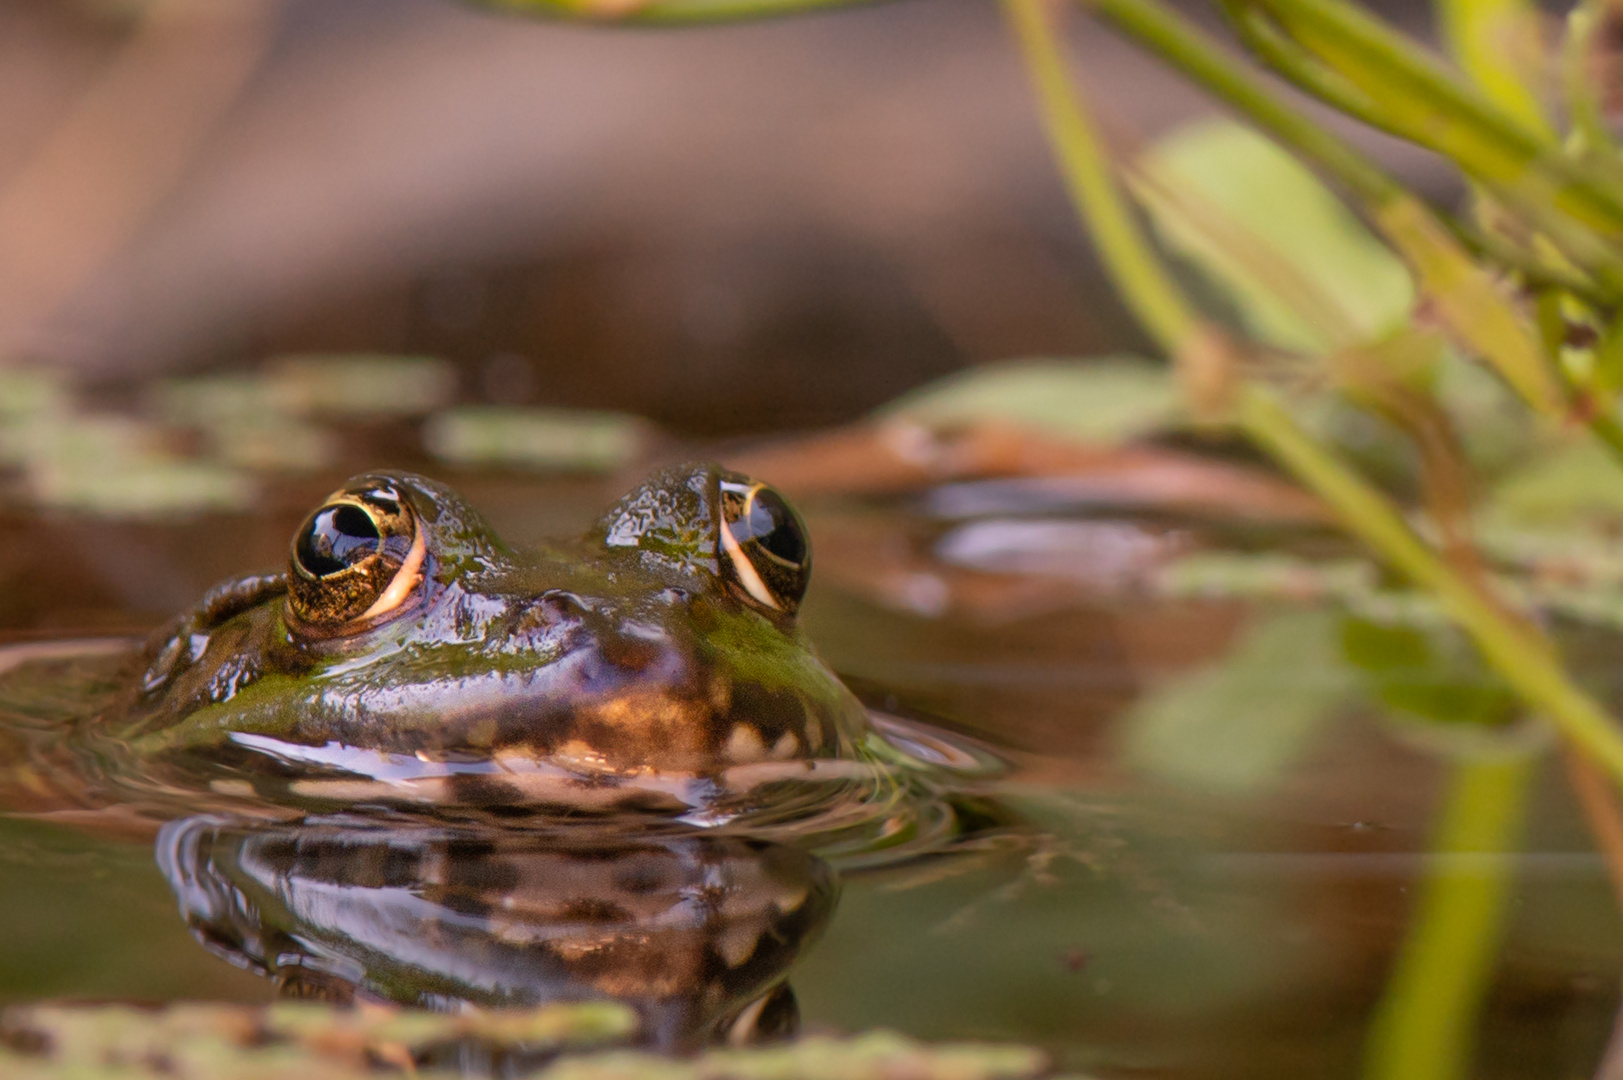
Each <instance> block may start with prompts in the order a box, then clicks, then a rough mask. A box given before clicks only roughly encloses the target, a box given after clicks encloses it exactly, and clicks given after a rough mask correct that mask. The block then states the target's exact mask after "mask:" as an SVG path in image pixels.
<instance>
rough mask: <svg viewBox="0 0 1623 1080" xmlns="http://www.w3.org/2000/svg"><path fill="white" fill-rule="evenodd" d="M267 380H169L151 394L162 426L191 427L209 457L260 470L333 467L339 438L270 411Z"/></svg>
mask: <svg viewBox="0 0 1623 1080" xmlns="http://www.w3.org/2000/svg"><path fill="white" fill-rule="evenodd" d="M276 400H277V394H276V393H275V391H274V388H273V384H272V383H271V381H270V380H268V379H266V378H265V377H263V376H258V375H210V376H203V377H199V378H192V379H171V380H168V381H166V382H162V383H159V384H157V385H156V386H154V387H153V388H152V391H151V394H150V395H149V402H150V407H151V411H152V412H153V413H155V414H156V415H157V416H158V417H159V418H160V419H161V420H163V421H164V422H165V423H168V424H172V425H174V426H176V427H184V428H193V429H196V430H198V431H200V432H202V433H203V435H204V436H205V437H206V439H207V441H208V452H209V456H210V457H213V458H216V459H218V460H220V461H223V462H225V463H226V464H229V465H238V466H241V467H243V468H246V469H254V470H264V471H272V472H276V471H284V470H287V471H300V470H304V471H308V470H314V469H322V468H327V467H329V466H331V465H332V464H333V463H334V462H335V461H336V460H337V459H338V456H339V450H340V447H339V445H338V439H337V438H336V436H335V435H334V434H333V433H332V432H331V431H329V430H328V429H326V428H324V427H321V426H319V425H317V424H314V423H311V422H310V421H309V420H307V419H304V418H302V417H299V416H295V415H293V414H291V413H288V412H285V411H282V410H281V409H278V408H275V407H273V405H274V403H275V402H276Z"/></svg>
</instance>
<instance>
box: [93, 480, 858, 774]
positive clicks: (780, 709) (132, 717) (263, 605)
mask: <svg viewBox="0 0 1623 1080" xmlns="http://www.w3.org/2000/svg"><path fill="white" fill-rule="evenodd" d="M722 475H723V474H722V473H721V471H720V470H719V469H717V468H716V467H715V466H707V465H700V466H684V467H678V468H673V469H668V470H665V471H662V472H660V473H657V474H655V475H654V476H653V477H651V478H650V479H649V480H648V481H647V482H646V483H644V484H643V485H642V486H641V487H639V488H638V489H637V490H635V491H633V492H631V493H630V494H629V495H627V496H626V497H625V498H624V499H622V500H621V501H620V502H619V503H618V504H617V505H616V506H615V507H614V508H613V509H611V510H610V511H609V513H608V514H607V515H605V516H604V518H603V519H602V521H601V522H600V523H599V524H598V526H597V527H596V528H595V529H594V530H593V531H592V532H590V533H589V534H588V535H587V536H586V537H584V538H582V539H581V540H578V541H575V542H572V543H563V544H555V545H549V546H546V547H543V548H541V549H540V550H538V551H533V552H527V553H523V554H519V553H515V552H514V551H512V550H511V549H509V548H508V547H507V546H506V545H505V544H503V543H502V542H501V541H500V540H499V539H498V538H497V537H496V536H495V535H494V534H493V533H492V532H491V531H490V529H489V527H488V526H487V525H486V524H485V523H484V522H483V521H481V520H480V518H479V516H478V515H477V514H476V513H475V512H474V511H473V510H472V509H471V508H469V507H468V506H467V505H466V504H465V503H463V502H462V500H461V499H459V498H458V497H457V496H456V495H455V494H453V493H452V492H451V491H449V490H448V489H446V488H445V487H443V486H441V485H439V484H436V483H434V482H433V481H430V480H426V479H424V478H422V477H418V476H412V475H409V474H404V473H380V474H374V475H373V476H371V477H358V478H356V480H355V481H352V482H351V485H349V486H354V485H356V484H365V483H370V482H374V481H382V482H385V483H388V484H390V485H392V486H393V487H395V488H396V489H397V490H398V491H399V492H400V494H401V495H402V496H403V498H404V499H405V501H406V502H407V503H408V504H409V506H410V508H411V510H412V512H413V513H414V515H415V516H416V519H417V521H418V522H419V528H421V529H423V530H425V537H426V540H427V559H426V563H425V568H424V569H425V573H424V574H423V580H422V583H421V585H420V586H419V587H418V588H417V590H416V592H415V594H414V595H413V596H412V597H411V598H410V599H409V600H408V601H407V603H406V604H405V605H403V606H402V608H401V610H400V611H399V613H398V614H397V615H396V616H394V617H392V618H390V619H389V620H388V621H386V622H384V623H383V624H382V625H378V626H375V627H372V628H370V629H367V630H364V631H363V632H360V633H357V634H353V635H349V636H344V635H339V636H331V637H318V636H314V635H312V634H310V633H307V632H304V631H302V630H301V629H300V628H299V627H298V625H297V621H296V620H293V619H290V617H289V615H288V613H287V610H286V604H287V598H286V595H285V593H286V580H285V577H284V576H282V575H274V576H262V577H250V578H243V579H239V580H237V581H232V582H226V583H225V584H223V585H221V586H219V587H217V588H216V589H215V590H213V591H211V592H210V594H209V595H208V596H207V597H205V598H204V600H203V601H202V602H201V603H200V604H199V605H198V607H197V608H196V609H194V610H193V611H190V612H187V613H185V614H184V615H182V616H181V617H180V618H178V619H177V620H176V621H175V622H174V623H173V624H172V625H171V626H169V627H168V628H166V629H165V630H164V631H163V632H161V633H160V634H159V635H157V636H156V637H155V638H154V639H153V641H152V643H151V644H150V645H149V646H148V648H147V651H146V654H145V657H144V662H145V665H146V670H145V672H144V674H143V676H142V678H141V680H140V682H141V685H140V688H139V689H138V690H136V691H133V692H132V693H131V694H129V695H128V696H127V697H126V699H125V700H124V701H123V702H122V703H121V704H120V705H119V706H117V707H116V708H115V709H114V710H113V711H112V713H111V714H110V715H108V716H105V717H104V718H103V721H102V729H103V730H104V731H108V732H109V733H111V734H113V735H115V736H116V737H118V738H119V739H121V740H123V741H126V742H127V743H128V744H129V745H130V746H132V747H133V748H134V749H135V750H136V751H137V752H139V753H146V754H162V753H168V752H173V751H186V752H199V751H201V752H204V753H210V752H215V753H220V754H226V755H228V756H229V753H230V752H235V748H236V747H238V746H239V745H240V744H241V742H242V740H240V739H233V735H234V734H237V733H242V734H247V735H260V736H269V737H272V738H275V739H277V740H281V741H283V742H286V743H296V744H302V745H305V746H317V747H319V746H330V745H331V744H334V743H337V744H342V745H344V746H347V747H359V748H365V749H369V750H377V751H383V752H387V753H396V754H419V753H420V754H422V755H424V756H428V757H434V758H438V759H447V758H449V759H452V760H458V761H464V762H466V761H469V760H479V759H484V758H489V759H492V760H496V761H502V760H508V761H512V760H529V761H542V762H559V763H563V764H565V765H567V766H569V767H571V768H581V769H586V770H589V771H591V770H595V771H600V772H603V773H605V774H614V773H625V772H635V771H637V770H657V771H660V772H679V773H686V774H689V775H694V774H698V775H713V774H716V773H718V772H720V771H721V770H725V769H727V768H729V767H731V766H734V765H740V764H749V763H752V762H759V761H770V760H783V761H792V760H799V759H812V758H830V757H842V756H850V755H853V754H854V753H855V747H856V746H857V744H858V743H859V742H860V741H861V739H862V738H863V735H864V732H865V729H866V721H865V716H864V713H863V710H862V708H861V706H860V705H859V704H858V703H857V701H856V700H855V698H854V697H853V696H852V695H851V693H850V692H849V691H848V690H847V689H846V688H845V687H844V686H843V685H842V684H841V683H840V682H839V680H838V679H836V678H835V676H834V675H833V674H832V673H831V672H830V671H829V670H828V669H827V668H826V667H824V666H823V664H822V663H821V662H820V661H819V660H818V659H817V658H816V656H815V655H814V654H813V652H812V651H811V649H810V647H809V646H808V645H807V643H806V642H805V640H804V638H803V636H802V634H801V632H800V630H799V629H798V628H797V627H796V626H795V625H794V622H793V620H792V618H790V617H788V616H785V615H783V614H781V613H779V612H774V611H771V610H770V609H768V608H765V607H763V606H762V605H760V604H758V603H752V602H751V601H750V599H749V597H748V596H747V595H746V594H745V593H744V592H743V591H742V590H741V589H740V588H738V586H737V585H736V583H734V582H733V581H731V580H730V579H729V577H728V574H727V566H726V563H725V560H724V559H723V558H722V557H721V553H720V549H719V548H718V540H719V536H720V533H719V528H720V527H721V524H720V521H719V517H718V514H719V510H718V506H719V502H718V496H717V484H718V482H719V479H720V477H721V476H722Z"/></svg>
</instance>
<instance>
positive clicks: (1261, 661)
mask: <svg viewBox="0 0 1623 1080" xmlns="http://www.w3.org/2000/svg"><path fill="white" fill-rule="evenodd" d="M1358 689H1359V685H1358V680H1357V676H1356V673H1355V672H1354V671H1353V670H1352V669H1351V668H1350V667H1349V666H1348V665H1347V663H1346V662H1345V660H1344V659H1343V658H1342V655H1341V647H1340V641H1339V639H1338V625H1337V617H1336V616H1335V615H1334V614H1333V613H1331V612H1327V611H1291V612H1285V613H1282V614H1277V615H1274V616H1272V617H1271V618H1265V619H1264V620H1263V621H1261V622H1258V623H1256V624H1255V625H1253V626H1252V627H1251V628H1250V629H1249V630H1248V631H1247V632H1246V633H1245V634H1244V636H1243V637H1242V638H1241V639H1240V641H1239V642H1238V643H1237V644H1236V645H1235V646H1234V648H1233V649H1232V651H1230V653H1229V654H1228V656H1226V657H1225V658H1224V659H1223V660H1221V661H1220V662H1218V663H1216V664H1214V665H1212V666H1210V667H1207V668H1203V669H1201V670H1198V671H1195V672H1192V673H1190V674H1187V675H1183V676H1180V677H1178V678H1176V679H1173V680H1172V681H1170V682H1168V683H1166V684H1165V685H1163V686H1160V687H1158V688H1155V689H1153V690H1151V691H1150V692H1149V693H1148V694H1146V695H1145V696H1144V697H1143V698H1141V699H1140V700H1139V701H1138V702H1137V703H1136V704H1135V705H1134V706H1133V707H1132V708H1131V709H1130V710H1129V712H1128V714H1127V716H1126V718H1125V720H1124V723H1123V728H1122V739H1123V750H1124V753H1125V757H1126V759H1127V761H1128V762H1129V763H1130V764H1132V765H1134V766H1136V767H1138V768H1140V769H1144V770H1146V771H1148V772H1151V773H1154V774H1156V775H1158V776H1161V777H1164V778H1166V779H1168V780H1172V781H1176V782H1178V783H1184V784H1194V785H1198V786H1200V787H1205V788H1210V789H1216V790H1224V791H1231V792H1250V791H1255V790H1257V789H1259V788H1262V787H1264V786H1265V785H1267V784H1268V783H1269V782H1270V781H1272V780H1274V779H1275V778H1277V777H1278V776H1280V775H1281V774H1282V773H1283V772H1284V770H1285V768H1286V767H1287V766H1288V765H1289V763H1290V761H1291V759H1292V758H1293V757H1295V755H1296V754H1297V752H1298V751H1299V750H1300V749H1301V748H1302V747H1303V746H1304V745H1305V744H1306V742H1307V740H1308V738H1309V737H1310V736H1311V735H1312V733H1313V731H1314V730H1315V729H1316V728H1318V727H1319V726H1320V725H1321V724H1323V723H1324V722H1325V721H1326V720H1327V719H1329V718H1330V717H1331V716H1332V715H1333V714H1334V713H1335V712H1336V711H1337V710H1338V709H1340V708H1341V707H1343V706H1344V705H1345V704H1346V703H1347V702H1348V701H1349V700H1350V699H1351V698H1352V697H1353V695H1354V694H1355V693H1356V692H1357V690H1358Z"/></svg>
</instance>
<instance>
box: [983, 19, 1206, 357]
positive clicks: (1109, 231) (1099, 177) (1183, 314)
mask: <svg viewBox="0 0 1623 1080" xmlns="http://www.w3.org/2000/svg"><path fill="white" fill-rule="evenodd" d="M1004 9H1005V10H1006V11H1007V12H1008V15H1009V21H1010V23H1011V24H1012V25H1013V27H1014V33H1015V40H1016V41H1017V42H1018V43H1019V45H1020V50H1021V53H1022V54H1023V56H1024V58H1025V61H1026V70H1027V71H1028V72H1029V73H1030V75H1031V81H1032V86H1033V88H1034V89H1035V91H1036V94H1037V102H1038V106H1039V108H1040V110H1041V112H1042V117H1043V126H1044V128H1045V129H1046V131H1047V133H1048V142H1049V145H1050V146H1051V147H1053V150H1054V156H1055V158H1056V159H1057V161H1058V163H1059V167H1060V171H1061V173H1062V174H1063V175H1064V177H1065V183H1066V186H1067V188H1068V189H1069V191H1070V195H1071V199H1072V201H1073V202H1074V203H1075V204H1076V206H1077V208H1078V210H1080V212H1081V214H1082V217H1083V218H1084V219H1085V220H1086V221H1087V222H1088V224H1089V226H1090V228H1091V230H1092V235H1093V240H1094V243H1095V244H1097V245H1098V247H1099V253H1100V256H1101V258H1103V259H1104V261H1105V263H1106V265H1107V266H1108V267H1109V268H1110V271H1111V274H1112V276H1113V277H1114V278H1115V281H1116V285H1117V287H1118V288H1119V289H1120V291H1121V295H1122V297H1123V299H1124V300H1125V301H1126V303H1127V306H1128V307H1129V308H1130V309H1131V310H1132V312H1133V314H1134V315H1135V316H1137V318H1138V320H1139V322H1140V323H1141V324H1142V325H1143V326H1144V327H1145V328H1146V329H1147V330H1148V331H1149V332H1150V333H1151V334H1152V335H1153V336H1154V337H1155V338H1156V340H1157V341H1158V342H1160V344H1161V346H1162V347H1163V348H1164V349H1166V350H1167V351H1168V352H1169V353H1174V354H1175V353H1176V352H1177V350H1178V348H1179V347H1180V346H1181V344H1182V343H1183V342H1185V341H1187V340H1188V339H1189V337H1190V334H1191V332H1192V331H1193V329H1194V327H1195V324H1196V320H1197V316H1196V314H1195V310H1194V308H1193V306H1192V305H1190V303H1189V302H1188V301H1187V300H1186V299H1185V298H1184V296H1183V294H1182V292H1181V290H1179V288H1178V287H1177V285H1176V284H1175V283H1174V282H1173V280H1172V278H1171V276H1170V275H1169V274H1168V273H1167V272H1166V269H1165V267H1163V266H1162V265H1161V262H1160V260H1159V259H1158V258H1156V256H1155V253H1154V251H1153V250H1152V249H1151V248H1150V245H1149V243H1148V242H1147V241H1146V239H1145V237H1144V235H1143V230H1142V229H1141V227H1140V226H1139V223H1138V219H1137V218H1136V217H1134V215H1133V211H1132V207H1131V206H1130V205H1129V204H1128V202H1127V199H1126V197H1125V196H1124V195H1123V194H1122V191H1121V188H1120V187H1119V186H1118V185H1117V183H1116V181H1115V177H1114V175H1113V173H1112V170H1111V167H1110V159H1109V155H1108V154H1107V153H1106V151H1105V149H1104V144H1103V142H1102V141H1101V140H1100V138H1099V132H1098V128H1097V126H1096V125H1095V124H1094V123H1093V118H1092V117H1091V116H1090V115H1089V114H1088V112H1087V111H1086V109H1085V107H1084V105H1083V101H1084V100H1085V99H1084V98H1083V96H1082V95H1081V93H1079V88H1078V87H1077V85H1076V83H1075V82H1074V80H1073V79H1072V78H1071V76H1070V72H1069V69H1068V68H1067V66H1066V62H1065V57H1064V54H1063V53H1062V52H1061V51H1060V47H1059V43H1058V41H1057V40H1056V35H1055V34H1054V33H1053V31H1052V29H1051V28H1050V26H1049V24H1048V18H1047V16H1046V14H1045V12H1044V10H1043V7H1042V0H1005V3H1004Z"/></svg>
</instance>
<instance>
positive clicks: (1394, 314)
mask: <svg viewBox="0 0 1623 1080" xmlns="http://www.w3.org/2000/svg"><path fill="white" fill-rule="evenodd" d="M1138 166H1139V168H1140V170H1141V171H1142V173H1143V175H1144V177H1145V182H1143V183H1141V184H1139V185H1138V187H1137V192H1138V194H1139V195H1140V197H1141V199H1142V201H1143V202H1144V204H1145V206H1146V207H1147V208H1148V209H1149V211H1150V216H1151V219H1152V221H1153V223H1154V225H1155V228H1156V231H1157V233H1158V235H1159V236H1160V237H1161V239H1162V241H1163V242H1164V243H1166V244H1167V246H1168V247H1170V248H1172V249H1173V250H1174V251H1176V252H1177V253H1178V254H1180V255H1182V256H1183V257H1184V258H1186V259H1188V260H1189V261H1190V262H1191V263H1193V264H1194V265H1195V266H1196V267H1198V268H1199V269H1200V270H1201V271H1202V272H1203V273H1204V274H1205V275H1206V276H1207V277H1209V278H1210V279H1211V280H1212V281H1213V282H1214V283H1215V284H1216V285H1217V286H1218V287H1219V288H1220V289H1222V290H1223V292H1224V293H1225V294H1226V295H1227V296H1228V297H1229V299H1230V300H1232V302H1233V303H1234V304H1235V306H1236V307H1237V308H1238V309H1239V312H1240V316H1241V318H1242V319H1243V321H1244V323H1245V326H1246V329H1247V330H1249V331H1250V332H1251V333H1252V334H1253V335H1255V336H1256V337H1258V338H1259V339H1261V340H1263V341H1265V342H1267V343H1269V344H1272V345H1277V346H1279V347H1281V348H1286V349H1295V350H1300V351H1303V352H1311V353H1321V352H1327V351H1329V350H1331V349H1333V348H1336V347H1337V346H1340V345H1345V344H1350V343H1352V342H1354V341H1360V340H1366V339H1369V338H1374V337H1379V336H1382V335H1384V334H1387V333H1390V332H1391V331H1393V330H1395V329H1397V328H1398V327H1399V326H1401V325H1403V323H1404V322H1405V321H1406V320H1407V318H1408V316H1409V313H1410V312H1411V311H1412V310H1413V308H1414V303H1415V292H1414V284H1413V281H1412V279H1411V278H1410V276H1409V272H1408V270H1407V269H1406V268H1405V267H1404V265H1403V263H1402V262H1401V261H1400V260H1399V259H1398V258H1397V257H1396V256H1395V255H1393V254H1392V252H1391V251H1389V250H1388V249H1387V248H1386V247H1385V246H1384V245H1382V244H1381V243H1380V242H1379V241H1377V240H1376V239H1375V237H1374V236H1373V235H1372V234H1371V233H1370V231H1369V230H1368V229H1366V228H1365V227H1364V226H1363V224H1362V223H1361V222H1359V220H1358V219H1357V218H1356V217H1355V216H1354V215H1353V214H1352V212H1351V211H1349V210H1348V209H1347V208H1346V207H1345V206H1343V205H1342V204H1341V202H1340V200H1338V199H1337V198H1336V197H1335V196H1334V195H1333V194H1331V193H1330V191H1329V190H1328V189H1327V188H1325V186H1324V185H1323V184H1321V183H1320V182H1319V180H1318V178H1317V177H1315V176H1314V175H1313V173H1312V172H1311V171H1309V170H1308V169H1307V168H1306V167H1304V166H1303V165H1302V164H1301V163H1299V162H1298V161H1297V160H1296V159H1295V158H1293V157H1291V155H1290V154H1288V153H1286V152H1285V151H1284V150H1283V149H1281V148H1280V147H1279V146H1278V145H1277V144H1275V143H1274V142H1273V141H1272V140H1270V139H1268V138H1266V137H1264V136H1263V135H1261V134H1259V133H1257V132H1256V131H1254V130H1253V129H1251V128H1249V127H1246V126H1245V125H1243V124H1237V123H1233V122H1231V121H1205V122H1202V123H1198V124H1193V125H1190V126H1188V127H1185V128H1182V129H1179V130H1178V131H1176V132H1174V133H1173V134H1172V135H1170V136H1168V137H1167V138H1164V139H1162V140H1161V141H1159V142H1158V143H1156V144H1155V146H1154V147H1152V148H1151V149H1150V150H1149V152H1148V153H1146V154H1145V155H1143V156H1142V157H1141V158H1140V159H1139V161H1138Z"/></svg>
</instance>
